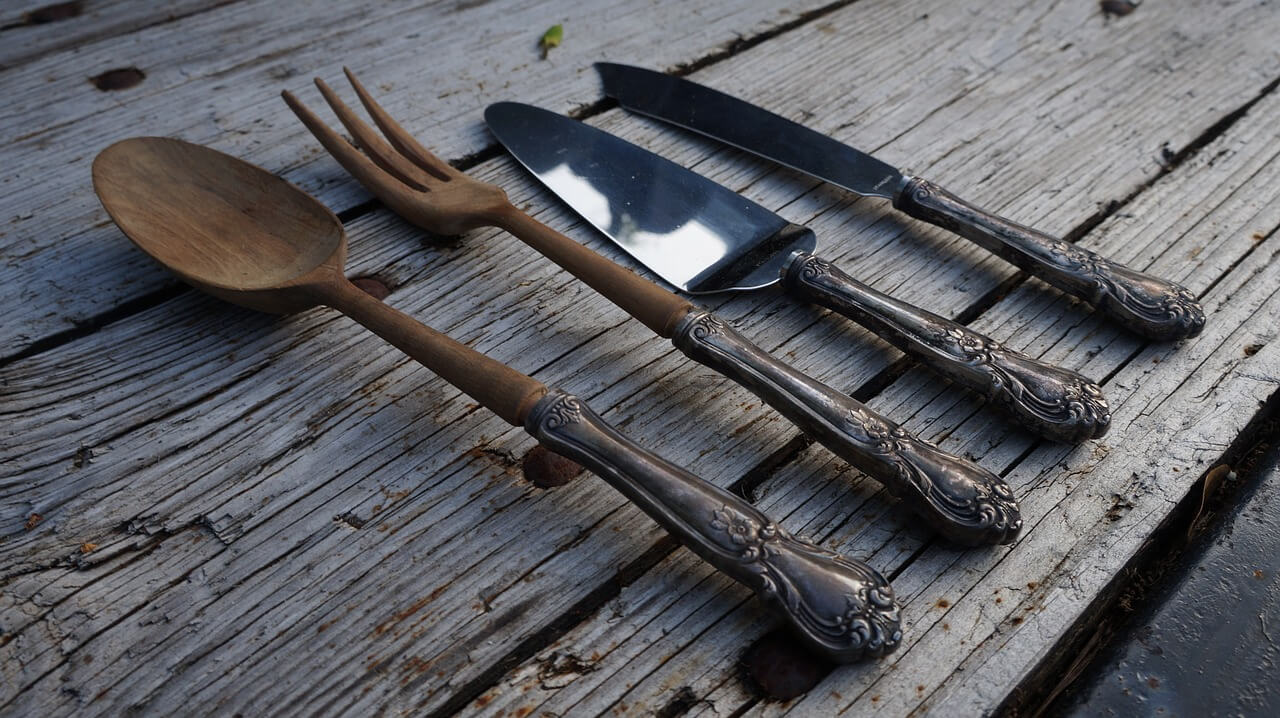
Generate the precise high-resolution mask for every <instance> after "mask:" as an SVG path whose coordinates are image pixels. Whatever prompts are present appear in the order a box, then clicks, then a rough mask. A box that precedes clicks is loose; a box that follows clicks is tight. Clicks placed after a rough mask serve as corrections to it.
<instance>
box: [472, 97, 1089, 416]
mask: <svg viewBox="0 0 1280 718" xmlns="http://www.w3.org/2000/svg"><path fill="white" fill-rule="evenodd" d="M485 122H486V123H487V124H488V125H489V129H490V131H491V132H493V134H494V136H495V137H497V138H498V141H499V142H501V143H502V144H503V145H504V146H506V148H507V150H508V151H510V152H511V154H512V155H513V156H514V157H515V158H516V159H517V160H518V161H519V162H520V163H521V164H523V165H524V166H525V167H526V168H527V169H529V171H530V172H532V173H533V174H534V175H535V176H536V177H537V178H538V179H539V180H541V181H542V182H543V183H544V184H545V185H547V187H548V188H550V189H551V190H552V191H553V192H555V193H556V194H557V195H559V196H560V197H561V199H563V200H564V201H565V202H566V203H567V204H568V205H569V206H570V207H572V208H573V209H574V210H576V211H577V212H578V213H579V214H581V215H582V216H583V218H585V219H586V220H587V221H588V222H590V223H591V224H592V225H594V226H595V227H596V228H597V229H599V230H600V231H602V232H604V233H605V234H606V235H607V236H609V237H610V238H612V239H613V240H614V241H615V242H617V243H618V244H619V245H620V246H621V247H622V248H623V249H624V250H625V251H627V252H628V253H629V254H631V255H632V256H633V257H635V258H636V259H637V260H639V261H640V262H641V263H642V264H644V265H646V266H649V267H650V268H651V269H653V270H654V271H655V272H656V273H657V274H658V275H659V276H661V277H663V278H664V279H666V280H667V281H669V282H670V283H672V284H674V285H676V286H677V287H680V288H682V289H685V290H687V291H725V290H750V289H756V288H760V287H763V286H767V285H769V284H773V283H776V282H778V281H779V280H781V284H782V286H783V287H784V289H786V290H787V291H789V292H791V293H792V294H795V295H797V296H799V297H801V298H803V299H806V300H809V301H813V302H816V303H819V304H821V305H823V306H826V307H828V308H831V309H834V310H835V311H837V312H839V313H841V314H843V315H845V316H846V317H849V318H850V319H853V320H854V321H857V322H859V323H860V324H862V325H863V326H865V327H867V328H868V329H870V330H871V331H873V332H875V333H876V334H878V335H879V336H881V337H882V338H884V339H886V340H887V341H889V342H891V343H893V344H894V345H896V346H897V347H899V348H900V349H902V350H903V351H905V352H907V353H909V354H912V355H913V356H915V357H917V358H919V359H921V360H922V361H923V362H925V363H926V364H927V365H929V366H931V367H932V368H933V369H934V370H936V371H938V372H939V373H941V374H943V375H944V376H946V377H948V378H950V379H952V380H953V381H956V382H957V383H960V384H961V385H963V386H966V387H968V388H970V389H973V390H974V391H977V392H979V393H981V394H982V395H984V396H986V397H988V398H991V399H993V400H994V401H995V403H996V404H997V405H999V406H1002V407H1004V408H1005V409H1007V410H1008V411H1010V412H1011V413H1013V414H1014V415H1015V416H1016V417H1018V419H1019V420H1020V421H1022V422H1023V423H1024V424H1025V425H1027V426H1029V427H1031V428H1033V429H1034V430H1036V431H1039V432H1040V433H1041V434H1043V435H1045V436H1048V437H1050V438H1054V439H1058V440H1062V441H1081V440H1084V439H1088V438H1096V437H1099V436H1102V434H1103V433H1105V432H1106V430H1107V427H1108V426H1109V423H1110V418H1111V415H1110V410H1109V409H1108V407H1107V402H1106V399H1105V397H1103V395H1102V390H1101V389H1100V388H1098V386H1097V384H1095V383H1093V382H1092V381H1090V380H1089V379H1087V378H1086V377H1084V376H1081V375H1080V374H1078V373H1076V372H1073V371H1069V370H1066V369H1062V368H1060V367H1055V366H1052V365H1049V364H1045V363H1043V362H1039V361H1037V360H1035V359H1032V358H1030V357H1027V356H1024V355H1022V354H1020V353H1018V352H1015V351H1013V350H1010V349H1007V348H1005V347H1003V346H1001V345H1000V344H999V343H998V342H995V341H993V340H992V339H990V338H988V337H986V336H984V335H982V334H980V333H978V332H975V331H973V330H972V329H969V328H968V327H965V326H963V325H961V324H957V323H955V322H952V321H950V320H948V319H944V318H943V317H940V316H938V315H936V314H933V313H931V312H927V311H925V310H923V309H920V308H919V307H915V306H912V305H910V304H908V303H906V302H902V301H900V300H897V299H894V298H893V297H890V296H888V295H886V294H883V293H881V292H878V291H876V290H874V289H872V288H871V287H869V286H867V285H865V284H862V283H861V282H858V281H857V280H855V279H853V278H852V277H850V276H849V275H847V274H845V273H844V272H842V271H840V270H839V269H838V268H836V267H835V266H833V265H832V264H831V263H830V262H827V261H825V260H822V259H820V258H819V257H817V256H815V255H814V254H813V253H812V250H813V248H814V247H815V245H816V241H817V240H816V237H815V236H814V233H813V231H812V230H809V229H808V228H805V227H801V226H799V225H796V224H792V223H790V222H787V221H786V220H785V219H783V218H782V217H780V216H778V215H777V214H775V213H773V212H772V211H770V210H768V209H766V208H765V207H762V206H761V205H759V204H757V203H755V202H752V201H751V200H749V199H747V198H745V197H742V196H741V195H739V194H737V193H735V192H733V191H732V190H729V189H728V188H725V187H723V186H721V185H719V184H716V183H715V182H713V181H711V180H709V179H707V178H705V177H703V176H702V175H699V174H698V173H696V172H693V171H691V170H688V169H685V168H684V167H681V166H679V165H677V164H675V163H674V162H671V161H669V160H667V159H664V158H662V157H660V156H658V155H656V154H654V153H652V152H649V151H648V150H645V149H642V148H640V147H637V146H636V145H633V144H631V143H629V142H626V141H624V140H622V139H620V138H618V137H615V136H613V135H611V134H609V133H608V132H604V131H602V130H599V129H596V128H594V127H591V126H590V125H587V124H584V123H582V122H578V121H577V120H573V119H570V118H567V117H564V116H562V115H558V114H556V113H554V112H549V111H547V110H543V109H540V108H537V107H533V106H531V105H522V104H519V103H514V102H500V103H497V104H494V105H490V106H489V107H488V108H487V109H486V110H485Z"/></svg>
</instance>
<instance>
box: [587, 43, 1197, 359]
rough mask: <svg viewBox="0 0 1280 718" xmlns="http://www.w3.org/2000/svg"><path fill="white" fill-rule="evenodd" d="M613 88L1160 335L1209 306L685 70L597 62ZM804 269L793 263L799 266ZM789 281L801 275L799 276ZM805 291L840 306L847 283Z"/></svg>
mask: <svg viewBox="0 0 1280 718" xmlns="http://www.w3.org/2000/svg"><path fill="white" fill-rule="evenodd" d="M596 71H597V72H599V73H600V78H601V80H602V81H603V83H604V91H605V94H607V95H609V96H610V97H613V98H615V99H616V100H617V101H618V103H619V104H621V105H622V106H623V107H625V108H627V109H628V110H633V111H635V112H639V113H641V114H645V115H649V116H650V117H655V118H657V119H660V120H665V121H667V122H671V123H673V124H676V125H679V126H681V127H684V128H686V129H690V130H693V131H694V132H698V133H701V134H704V135H707V136H708V137H712V138H715V139H717V140H720V141H721V142H725V143H727V144H730V145H733V146H734V147H737V148H739V149H743V150H746V151H748V152H752V153H754V154H757V155H760V156H762V157H765V158H768V159H771V160H773V161H775V162H778V163H779V164H783V165H786V166H787V167H790V168H792V169H795V170H799V171H801V172H804V173H806V174H809V175H812V176H814V177H817V178H818V179H820V180H823V181H826V182H830V183H832V184H834V185H838V186H840V187H843V188H845V189H847V190H849V191H851V192H854V193H856V194H860V195H867V196H872V197H883V198H885V199H889V200H892V201H893V206H894V207H896V208H897V209H899V210H902V211H903V212H906V213H907V214H909V215H911V216H912V217H915V218H916V219H922V220H924V221H926V222H928V223H930V224H933V225H936V226H938V227H942V228H943V229H946V230H948V231H951V232H954V233H956V234H958V235H960V236H961V237H964V238H965V239H968V240H970V241H972V242H974V243H975V244H977V245H979V246H981V247H983V248H984V249H986V250H988V251H990V252H992V253H994V254H995V255H997V256H999V257H1001V258H1003V259H1005V260H1006V261H1008V262H1011V263H1013V264H1015V265H1017V266H1018V267H1020V268H1022V269H1023V270H1026V271H1027V272H1028V273H1030V274H1032V275H1034V276H1036V277H1039V278H1040V279H1042V280H1044V281H1046V282H1048V283H1049V284H1052V285H1053V286H1055V287H1057V288H1059V289H1061V290H1063V291H1065V292H1067V293H1069V294H1073V295H1075V296H1077V297H1079V298H1081V299H1083V300H1085V301H1086V302H1089V303H1090V304H1092V305H1093V306H1094V307H1096V308H1098V309H1101V310H1102V311H1103V312H1105V313H1106V314H1108V315H1110V316H1111V317H1112V318H1113V319H1115V320H1116V321H1118V322H1119V323H1120V324H1122V325H1123V326H1125V327H1126V328H1128V329H1129V330H1130V331H1133V332H1135V333H1137V334H1141V335H1142V336H1145V337H1147V338H1150V339H1155V340H1158V341H1173V340H1177V339H1185V338H1187V337H1193V336H1195V335H1197V334H1199V333H1200V330H1201V329H1203V328H1204V310H1203V309H1202V308H1201V307H1200V303H1199V302H1198V301H1196V298H1195V296H1194V295H1192V294H1191V292H1189V291H1187V289H1186V288H1184V287H1182V286H1181V285H1178V284H1175V283H1173V282H1169V281H1166V280H1163V279H1160V278H1158V277H1153V276H1151V275H1149V274H1143V273H1142V272H1137V271H1134V270H1132V269H1129V268H1128V267H1125V266H1123V265H1120V264H1117V263H1115V262H1112V261H1111V260H1109V259H1107V258H1105V257H1102V256H1101V255H1098V254H1095V253H1093V252H1090V251H1089V250H1087V249H1084V248H1083V247H1078V246H1076V245H1074V244H1072V243H1070V242H1065V241H1063V240H1061V239H1058V238H1056V237H1052V236H1050V235H1048V234H1045V233H1043V232H1040V231H1037V230H1035V229H1032V228H1030V227H1025V226H1023V225H1021V224H1017V223H1016V222H1011V221H1009V220H1007V219H1004V218H1002V217H999V216H997V215H995V214H992V213H991V212H987V211H986V210H983V209H980V208H978V207H977V206H975V205H973V204H970V203H968V202H965V201H964V200H962V199H960V198H959V197H957V196H956V195H954V194H952V193H951V192H948V191H947V190H945V189H943V188H941V187H939V186H938V185H936V184H934V183H932V182H929V181H928V180H925V179H922V178H920V177H908V176H906V175H904V174H902V172H900V171H898V170H897V169H895V168H894V167H892V166H890V165H888V164H885V163H884V162H881V161H880V160H877V159H876V158H874V157H872V156H871V155H868V154H866V153H864V152H861V151H859V150H856V149H854V148H852V147H850V146H848V145H845V144H842V143H840V142H838V141H836V140H834V139H832V138H830V137H827V136H826V135H823V134H820V133H818V132H815V131H813V130H811V129H809V128H807V127H804V126H802V125H799V124H796V123H795V122H792V121H790V120H788V119H786V118H783V117H780V116H778V115H775V114H773V113H772V112H769V111H768V110H765V109H763V108H760V107H756V106H755V105H752V104H751V103H749V102H746V101H744V100H740V99H738V98H736V97H732V96H730V95H726V94H724V93H723V92H719V91H717V90H713V89H711V88H709V87H704V86H702V85H699V84H697V83H694V82H690V81H688V80H684V79H681V78H678V77H672V76H670V75H665V74H663V73H660V72H654V71H653V70H646V69H644V68H639V67H631V66H628V65H618V64H614V63H608V62H600V63H596ZM800 271H803V268H802V267H800V266H792V267H791V274H793V275H794V274H795V273H797V272H800ZM788 281H796V278H795V277H791V278H789V280H788ZM797 290H798V291H800V292H802V293H804V294H805V295H806V296H808V297H809V298H810V299H812V300H813V301H817V302H819V303H821V304H823V305H825V306H828V307H830V308H832V309H835V310H836V311H843V308H842V307H841V306H840V305H841V304H842V303H843V302H844V301H845V300H844V299H843V298H842V297H841V296H840V295H841V294H843V293H842V292H841V291H840V288H839V287H838V286H834V285H831V284H830V283H824V286H808V285H806V284H804V283H799V286H797Z"/></svg>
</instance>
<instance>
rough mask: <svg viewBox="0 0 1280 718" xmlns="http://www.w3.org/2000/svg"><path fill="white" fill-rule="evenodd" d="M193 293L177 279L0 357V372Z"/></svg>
mask: <svg viewBox="0 0 1280 718" xmlns="http://www.w3.org/2000/svg"><path fill="white" fill-rule="evenodd" d="M189 291H192V290H191V287H189V286H187V285H185V284H182V283H180V282H178V280H177V279H174V280H172V282H170V283H169V284H167V285H166V286H164V287H161V288H160V289H157V290H154V291H151V292H148V293H146V294H144V295H142V296H140V297H134V298H133V299H129V300H126V301H124V302H121V303H120V305H119V306H117V307H113V308H111V309H108V310H107V311H105V312H103V313H101V314H95V315H94V316H92V317H89V318H88V319H84V320H82V321H79V322H76V323H75V326H74V327H73V328H71V329H64V330H62V331H60V332H55V333H53V334H50V335H49V336H47V337H44V338H41V339H37V340H36V341H34V342H31V343H30V344H28V345H27V346H26V348H24V349H22V350H21V351H19V352H17V353H15V354H10V355H9V356H7V357H0V368H3V367H6V366H9V365H10V364H12V363H14V362H17V361H21V360H23V359H27V358H29V357H33V356H35V355H36V354H40V353H42V352H46V351H49V350H51V349H57V348H58V347H60V346H62V345H63V344H69V343H71V342H73V341H75V340H77V339H81V338H83V337H87V336H89V335H90V334H93V333H94V332H96V331H98V330H99V329H101V328H103V327H105V326H107V325H108V324H114V323H116V322H118V321H120V320H122V319H128V318H129V317H131V316H133V315H135V314H141V313H142V312H145V311H146V310H148V309H151V308H152V307H156V306H159V305H160V304H163V303H165V302H167V301H169V300H170V299H173V298H174V297H177V296H181V295H182V294H185V293H186V292H189Z"/></svg>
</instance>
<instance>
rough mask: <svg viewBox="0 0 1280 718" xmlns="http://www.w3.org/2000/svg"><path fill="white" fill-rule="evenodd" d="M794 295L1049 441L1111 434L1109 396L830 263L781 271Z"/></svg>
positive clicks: (799, 255)
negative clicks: (851, 324) (905, 355)
mask: <svg viewBox="0 0 1280 718" xmlns="http://www.w3.org/2000/svg"><path fill="white" fill-rule="evenodd" d="M782 273H783V277H782V284H783V286H784V287H785V288H786V289H787V291H788V292H790V293H792V294H793V295H795V296H797V297H800V298H802V299H805V300H807V301H810V302H813V303H815V304H819V305H821V306H824V307H826V308H828V309H832V310H834V311H837V312H839V313H841V314H843V315H844V316H846V317H848V318H850V319H852V320H854V321H855V322H858V323H859V324H861V325H863V326H865V327H867V328H868V329H870V330H871V331H873V332H875V333H876V334H877V335H878V336H880V337H881V338H882V339H884V340H885V341H888V342H890V343H892V344H893V345H894V346H896V347H898V348H899V349H901V350H902V351H904V352H906V353H908V354H910V355H912V356H914V357H916V358H917V359H920V360H921V361H923V362H924V363H925V364H928V365H929V366H930V367H931V368H932V369H933V370H934V371H936V372H938V373H939V374H942V375H943V376H945V377H947V378H948V379H951V380H952V381H954V382H956V383H957V384H960V385H961V386H965V387H968V388H969V389H972V390H973V391H976V392H978V393H979V394H981V395H982V396H985V397H987V398H989V399H991V400H992V401H994V402H995V403H996V404H998V405H999V406H1001V407H1003V408H1004V409H1006V410H1007V411H1009V412H1010V413H1012V414H1013V415H1014V416H1015V417H1017V418H1018V420H1019V421H1021V422H1022V423H1023V425H1024V426H1026V427H1027V428H1028V429H1030V430H1032V431H1035V432H1038V433H1039V434H1040V435H1042V436H1046V437H1048V438H1050V439H1055V440H1057V441H1066V442H1080V441H1084V440H1086V439H1096V438H1098V437H1100V436H1102V435H1103V434H1105V433H1106V431H1107V428H1108V427H1109V426H1110V423H1111V412H1110V409H1109V408H1108V406H1107V400H1106V398H1105V397H1104V396H1103V395H1102V389H1101V388H1099V387H1098V385H1097V384H1095V383H1093V382H1092V381H1090V380H1089V379H1088V378H1087V377H1085V376H1082V375H1080V374H1078V373H1076V372H1074V371H1070V370H1068V369H1063V368H1061V367H1056V366H1053V365H1052V364H1046V363H1044V362H1041V361H1036V360H1035V359H1032V358H1031V357H1029V356H1026V355H1024V354H1022V353H1019V352H1016V351H1013V350H1011V349H1008V348H1007V347H1005V346H1003V345H1001V344H1000V343H999V342H996V341H994V340H992V339H990V338H989V337H987V336H985V335H983V334H980V333H978V332H975V331H974V330H972V329H970V328H969V327H966V326H964V325H963V324H958V323H956V322H953V321H951V320H949V319H944V318H943V317H940V316H938V315H937V314H934V313H932V312H927V311H925V310H923V309H921V308H919V307H916V306H913V305H911V304H907V303H906V302H903V301H900V300H897V299H894V298H893V297H890V296H889V295H887V294H884V293H882V292H877V291H876V290H874V289H872V288H871V287H869V286H867V285H865V284H863V283H862V282H859V281H857V280H856V279H854V278H853V277H850V276H849V275H848V274H845V273H844V272H842V271H840V269H839V268H837V267H835V266H834V265H832V264H831V263H830V262H828V261H826V260H825V259H821V258H819V257H816V256H814V255H812V254H809V253H807V252H796V253H795V254H794V255H792V257H791V259H790V260H789V261H788V263H787V266H786V267H784V268H783V270H782Z"/></svg>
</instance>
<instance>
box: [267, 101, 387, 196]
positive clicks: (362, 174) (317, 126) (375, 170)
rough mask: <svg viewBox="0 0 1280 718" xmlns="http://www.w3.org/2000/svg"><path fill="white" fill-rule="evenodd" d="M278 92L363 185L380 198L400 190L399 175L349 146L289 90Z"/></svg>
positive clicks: (326, 147) (321, 142)
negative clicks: (397, 176)
mask: <svg viewBox="0 0 1280 718" xmlns="http://www.w3.org/2000/svg"><path fill="white" fill-rule="evenodd" d="M280 96H281V97H283V98H284V101H285V104H287V105H288V106H289V109H291V110H293V114H295V115H297V116H298V119H299V120H302V124H304V125H306V126H307V129H308V130H311V134H313V135H315V138H316V139H317V140H320V144H322V145H324V148H325V149H326V150H328V151H329V154H331V155H333V156H334V158H336V159H337V160H338V164H340V165H342V166H343V167H344V168H346V170H347V171H348V172H350V173H351V174H352V175H353V176H355V178H356V179H357V180H359V181H360V184H362V185H364V187H365V188H366V189H368V190H369V191H370V192H373V193H374V194H375V195H377V196H378V197H381V198H382V199H383V200H384V201H386V196H385V195H386V193H388V192H395V193H399V192H401V191H403V189H404V185H403V183H402V182H401V181H400V180H399V179H397V178H396V177H394V176H392V175H391V174H390V173H388V172H386V171H385V170H383V169H382V168H381V167H379V166H378V165H376V164H374V163H373V161H372V160H370V159H369V158H368V157H366V156H365V155H364V153H362V152H361V151H360V150H358V149H356V148H355V147H354V146H352V144H351V143H350V142H347V141H346V139H344V138H343V137H342V135H339V134H338V133H337V132H334V131H333V130H332V129H330V128H329V126H328V125H326V124H325V123H324V122H323V121H322V120H321V119H320V118H319V117H316V116H315V113H313V112H312V111H311V110H309V109H307V106H306V105H304V104H302V102H300V101H299V100H298V98H296V97H294V96H293V93H292V92H289V91H288V90H285V91H284V92H281V93H280Z"/></svg>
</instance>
